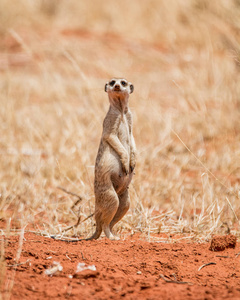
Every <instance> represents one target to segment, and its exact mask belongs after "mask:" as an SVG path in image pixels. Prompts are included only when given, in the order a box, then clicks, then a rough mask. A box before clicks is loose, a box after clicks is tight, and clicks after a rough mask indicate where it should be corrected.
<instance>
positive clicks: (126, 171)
mask: <svg viewBox="0 0 240 300" xmlns="http://www.w3.org/2000/svg"><path fill="white" fill-rule="evenodd" d="M133 90H134V86H133V84H131V83H130V82H128V81H127V80H125V79H120V78H113V79H111V80H110V81H109V82H108V83H106V85H105V92H107V93H108V98H109V102H110V106H109V110H108V112H107V115H106V117H105V119H104V121H103V131H102V137H101V141H100V146H99V149H98V153H97V157H96V163H95V179H94V194H95V220H96V231H95V233H94V234H93V235H92V236H91V237H90V238H88V239H87V240H92V239H98V238H99V237H100V235H101V233H102V231H104V233H105V235H106V237H107V238H109V239H118V238H117V237H115V236H114V235H113V233H112V229H113V226H114V225H115V224H116V223H117V222H118V221H120V220H121V219H122V218H123V216H124V215H125V214H126V213H127V211H128V209H129V206H130V201H129V192H128V187H129V184H130V182H131V180H132V177H133V171H134V168H135V165H136V146H135V141H134V137H133V131H132V130H133V121H132V113H131V111H130V109H129V106H128V99H129V95H130V94H131V93H132V92H133Z"/></svg>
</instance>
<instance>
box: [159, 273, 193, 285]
mask: <svg viewBox="0 0 240 300" xmlns="http://www.w3.org/2000/svg"><path fill="white" fill-rule="evenodd" d="M160 277H161V278H162V279H163V280H165V281H166V282H167V283H177V284H191V285H193V283H192V282H188V281H177V280H171V279H167V278H166V277H165V276H164V275H163V274H160ZM174 277H175V276H174Z"/></svg>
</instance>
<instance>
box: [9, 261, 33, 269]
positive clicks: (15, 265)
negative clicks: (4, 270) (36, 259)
mask: <svg viewBox="0 0 240 300" xmlns="http://www.w3.org/2000/svg"><path fill="white" fill-rule="evenodd" d="M29 261H31V259H27V260H26V261H25V262H22V263H19V264H14V265H7V266H6V267H8V268H12V267H18V266H21V265H24V264H26V263H28V262H29Z"/></svg>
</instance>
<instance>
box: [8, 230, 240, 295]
mask: <svg viewBox="0 0 240 300" xmlns="http://www.w3.org/2000/svg"><path fill="white" fill-rule="evenodd" d="M4 247H5V260H4V262H5V265H6V266H7V272H6V281H5V284H4V286H5V287H6V286H10V285H11V282H14V286H13V289H12V294H11V299H54V298H56V299H68V298H70V299H240V255H238V254H240V244H239V243H237V245H236V247H235V249H233V248H225V250H224V251H218V252H214V251H210V250H209V247H210V243H203V244H198V243H192V242H189V243H187V242H178V243H174V244H169V243H164V242H161V243H158V242H148V241H146V240H141V239H140V237H139V236H137V235H133V236H132V237H130V238H128V239H127V240H120V241H110V240H107V239H106V238H102V239H99V240H97V241H80V242H71V243H68V242H63V241H56V240H53V239H51V238H46V237H42V236H38V235H36V234H34V233H25V235H24V239H23V245H22V252H21V256H20V259H19V261H18V264H16V260H15V258H16V256H17V251H18V249H19V236H11V237H8V238H6V239H5V246H4ZM54 262H58V263H60V265H61V266H62V270H61V271H57V272H56V273H54V274H53V275H46V273H45V271H46V270H47V269H50V270H52V271H53V269H51V268H52V267H53V266H54ZM79 262H81V263H85V264H86V266H89V265H95V267H96V271H92V270H84V271H81V272H78V273H76V270H77V265H78V263H79ZM209 263H211V264H209ZM205 264H209V265H205ZM204 265H205V266H204ZM200 267H202V268H201V269H199V268H200ZM3 293H4V291H3Z"/></svg>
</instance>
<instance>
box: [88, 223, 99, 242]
mask: <svg viewBox="0 0 240 300" xmlns="http://www.w3.org/2000/svg"><path fill="white" fill-rule="evenodd" d="M101 233H102V225H101V224H100V223H97V227H96V230H95V232H94V234H93V235H92V236H90V237H89V238H87V239H86V241H90V240H97V239H98V238H99V237H100V235H101Z"/></svg>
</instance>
